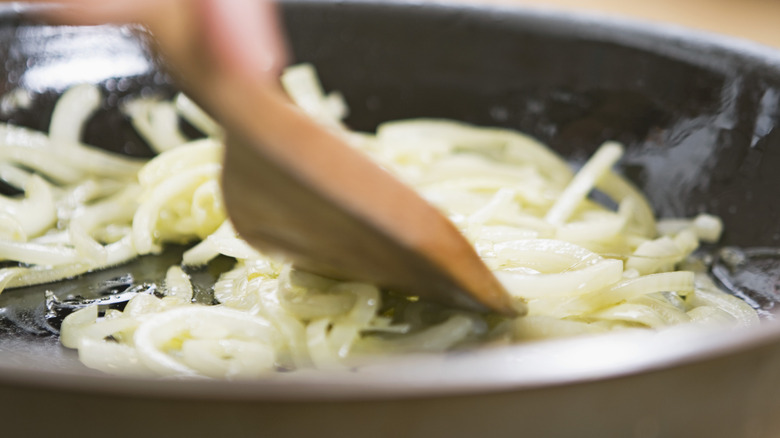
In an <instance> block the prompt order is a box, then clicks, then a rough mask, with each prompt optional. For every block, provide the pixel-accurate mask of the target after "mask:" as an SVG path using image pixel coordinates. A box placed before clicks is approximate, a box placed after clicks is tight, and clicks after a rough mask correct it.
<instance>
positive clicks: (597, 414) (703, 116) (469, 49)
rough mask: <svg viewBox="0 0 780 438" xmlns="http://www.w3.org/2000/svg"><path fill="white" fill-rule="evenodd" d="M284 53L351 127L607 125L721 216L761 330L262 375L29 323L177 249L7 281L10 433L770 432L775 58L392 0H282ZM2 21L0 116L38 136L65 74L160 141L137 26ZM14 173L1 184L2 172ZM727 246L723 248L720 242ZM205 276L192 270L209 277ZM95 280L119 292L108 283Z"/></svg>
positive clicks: (633, 168)
mask: <svg viewBox="0 0 780 438" xmlns="http://www.w3.org/2000/svg"><path fill="white" fill-rule="evenodd" d="M282 9H283V13H284V19H285V23H286V26H287V28H288V30H289V34H290V39H291V47H292V50H293V53H294V58H295V60H296V61H298V62H311V63H313V64H314V65H316V66H317V69H318V71H319V73H320V75H321V77H322V80H323V82H324V85H325V87H326V89H329V90H340V91H342V92H343V93H344V96H345V98H346V100H347V102H348V103H349V106H350V108H351V115H350V116H349V118H348V120H347V123H348V124H349V125H350V126H351V127H353V128H355V129H358V130H367V131H370V130H372V129H373V128H375V127H376V125H377V124H378V123H380V122H383V121H387V120H394V119H401V118H411V117H446V118H453V119H458V120H463V121H466V122H470V123H475V124H480V125H490V126H503V127H511V128H514V129H519V130H521V131H524V132H527V133H529V134H531V135H533V136H535V137H537V138H538V139H540V140H542V141H544V142H546V143H548V144H550V145H551V146H552V147H553V148H555V149H556V150H558V151H560V152H561V153H562V154H564V155H565V156H567V157H569V158H570V159H571V160H572V162H573V163H577V162H581V161H582V160H584V159H585V158H586V157H587V156H588V155H590V154H591V153H592V152H593V151H594V150H595V149H596V147H597V146H598V145H600V144H601V143H602V142H603V141H605V140H608V139H609V140H618V141H621V142H623V143H624V144H625V145H626V147H627V154H626V156H625V158H624V159H623V160H622V162H621V165H620V171H621V172H622V173H624V174H625V175H626V176H628V177H629V178H630V179H631V180H633V181H634V182H635V183H636V184H637V185H638V186H640V187H641V188H642V189H643V190H644V191H645V193H647V195H648V197H649V199H650V201H651V203H652V204H653V207H654V208H655V210H656V212H657V214H658V215H659V216H661V217H673V216H692V215H695V214H697V213H699V212H702V211H706V212H709V213H713V214H717V215H719V216H721V217H722V218H723V220H724V223H725V228H726V232H725V234H724V236H723V240H722V241H721V242H720V243H719V245H718V246H717V247H712V248H704V255H705V257H706V258H708V259H711V260H712V270H713V274H714V275H715V276H716V277H717V278H718V279H719V281H721V283H722V284H723V285H724V286H725V287H727V288H728V289H729V290H730V291H732V292H733V293H734V294H736V295H738V296H740V297H742V298H743V299H745V300H747V301H748V302H749V303H750V304H751V305H753V306H754V307H756V308H757V309H759V311H760V313H761V315H762V316H763V323H762V324H761V325H760V326H758V327H754V328H751V329H715V328H713V329H707V330H696V329H692V328H679V329H674V330H668V331H663V332H660V333H646V332H642V333H637V332H628V333H622V334H615V335H607V336H598V337H588V338H577V339H570V340H562V341H550V342H542V343H533V344H526V345H518V346H503V347H486V348H482V349H478V350H476V351H469V352H457V353H452V354H447V355H441V356H410V357H403V358H389V359H385V360H382V361H377V362H372V363H367V364H366V365H365V366H362V367H358V368H356V369H354V370H350V371H348V372H328V373H325V372H294V373H281V374H279V375H274V376H270V377H269V378H267V379H263V380H260V381H254V382H223V381H209V380H198V381H176V380H142V379H130V378H119V377H113V376H107V375H103V374H99V373H97V372H94V371H91V370H88V369H86V368H84V367H82V366H81V365H80V364H79V363H78V361H77V358H76V356H75V353H74V352H72V351H66V350H64V349H62V348H60V347H59V345H58V343H57V341H56V338H55V337H53V336H52V335H51V327H47V326H46V320H45V319H42V314H43V313H45V312H44V311H45V308H44V303H43V292H44V291H45V290H51V291H53V292H54V293H55V295H57V296H58V297H60V298H63V299H64V298H66V297H67V296H68V295H72V294H81V295H84V296H89V295H90V294H92V295H95V294H99V293H100V291H101V288H105V287H109V286H110V285H112V284H114V285H115V284H117V282H121V281H132V282H145V281H154V280H156V279H159V278H160V277H162V275H163V274H164V269H165V267H166V266H167V265H168V264H169V263H172V262H175V261H176V260H177V257H178V254H179V253H180V251H181V248H171V249H170V250H168V251H167V252H166V253H164V254H162V255H160V256H155V257H144V258H141V259H139V260H137V261H136V262H133V263H132V264H130V265H127V266H122V267H118V268H114V269H112V270H108V271H103V272H100V273H95V274H91V275H88V276H85V277H83V278H79V279H75V280H69V281H66V282H61V283H57V284H55V285H47V286H43V287H36V288H27V289H18V290H9V291H5V292H4V293H3V294H2V295H0V308H2V310H0V425H2V426H1V427H2V430H3V431H4V432H8V433H9V435H11V436H14V435H17V436H54V435H56V434H60V435H62V434H65V435H66V436H67V435H69V434H70V435H73V436H134V437H136V436H146V435H148V436H206V435H220V436H258V435H268V436H319V437H330V436H334V437H335V436H376V437H384V436H388V437H389V436H408V437H430V436H452V437H461V436H463V437H465V436H499V437H500V436H529V437H541V436H556V437H557V436H561V437H563V436H576V437H582V436H598V437H611V436H615V437H632V436H633V437H676V436H681V437H682V436H684V437H691V436H707V437H742V436H744V437H764V436H766V437H769V436H777V435H778V434H779V433H780V416H778V415H776V414H775V412H777V410H778V409H779V408H780V323H778V322H776V321H775V320H774V313H773V311H772V309H773V307H774V305H775V303H776V302H777V301H778V291H777V284H778V277H779V276H780V264H778V262H777V257H778V252H777V247H778V246H780V245H779V244H778V242H780V221H779V220H778V218H779V217H780V215H779V214H778V213H779V212H778V210H780V190H779V189H780V184H779V183H780V172H778V168H780V129H777V121H778V120H779V118H778V117H779V116H780V114H779V113H780V53H778V52H776V51H774V50H771V49H769V48H765V47H762V46H757V45H754V44H751V43H747V42H743V41H738V40H732V39H727V38H724V37H720V36H716V35H711V34H704V33H698V32H693V31H689V30H685V29H680V28H676V27H670V26H665V25H659V24H648V23H643V22H637V21H630V20H625V19H622V18H614V17H607V16H600V15H580V14H572V13H564V12H558V11H553V10H544V9H525V8H508V7H506V8H502V7H486V6H480V7H473V6H464V5H449V4H446V3H436V4H419V3H406V2H395V1H368V0H365V1H338V2H336V1H333V2H330V1H314V0H311V1H287V2H284V3H283V8H282ZM24 12H25V8H21V9H20V8H18V7H14V8H8V9H5V10H3V11H2V13H1V14H0V57H2V59H3V60H4V64H3V71H4V74H3V75H0V76H2V77H0V92H3V93H6V92H9V91H12V90H15V89H18V88H20V87H21V88H22V89H25V90H28V94H29V96H30V98H31V101H30V105H29V106H27V107H13V106H3V105H0V110H2V114H0V115H2V118H3V119H4V120H6V121H11V122H13V123H17V124H21V125H25V126H30V127H34V128H37V129H46V127H47V126H48V122H49V118H50V115H51V110H52V105H53V103H54V101H55V100H56V97H57V96H58V95H59V94H61V92H62V91H63V90H64V89H65V88H67V87H68V86H70V85H73V84H77V83H82V82H92V83H97V84H99V85H100V86H101V87H102V88H103V89H104V94H105V96H106V100H105V104H104V108H103V111H101V113H100V114H99V115H98V116H96V117H95V118H94V120H92V121H91V122H90V123H89V124H88V125H87V127H86V131H85V137H86V141H87V142H89V143H92V144H96V145H99V146H100V147H104V148H107V149H110V150H114V151H117V152H121V153H125V154H129V155H135V156H149V155H150V154H151V152H150V151H149V150H148V148H146V147H145V146H144V144H143V142H142V141H141V140H140V139H139V138H138V137H137V136H136V135H135V134H134V133H133V131H132V129H131V128H130V125H129V124H128V122H127V120H125V119H124V117H122V116H121V114H120V113H119V111H118V107H119V105H121V102H122V101H123V100H124V99H126V98H127V97H128V96H135V95H163V96H170V95H171V94H172V93H173V92H174V88H173V87H172V86H171V84H170V81H169V79H168V78H167V77H166V76H165V75H164V74H162V73H160V72H159V69H158V68H157V65H158V64H157V63H156V62H155V60H154V59H152V58H150V56H149V55H148V52H147V51H146V50H145V49H144V47H143V45H142V44H141V43H139V42H138V41H137V40H136V39H135V38H134V36H133V35H134V34H133V32H132V31H130V30H128V29H126V28H115V27H106V26H98V27H51V26H44V25H40V24H36V23H34V22H31V21H29V20H28V19H27V18H25V15H26V14H25V13H24ZM3 190H7V188H3ZM723 247H727V248H729V250H730V251H732V252H733V251H737V252H739V253H740V254H741V255H742V256H743V257H742V258H743V260H744V262H743V263H741V264H737V265H734V264H728V263H725V262H724V261H722V260H721V259H720V258H719V257H718V255H719V254H720V253H721V251H722V248H723ZM216 271H218V268H214V269H213V270H205V271H202V272H199V273H198V274H197V278H196V279H195V283H196V289H197V290H198V291H200V292H201V293H203V294H207V292H208V287H209V284H210V282H213V277H214V272H216ZM107 285H108V286H107Z"/></svg>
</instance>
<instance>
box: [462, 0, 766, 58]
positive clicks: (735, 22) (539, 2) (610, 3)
mask: <svg viewBox="0 0 780 438" xmlns="http://www.w3.org/2000/svg"><path fill="white" fill-rule="evenodd" d="M455 1H461V2H465V3H479V2H482V3H494V4H505V5H512V4H521V5H534V6H546V7H554V8H564V9H580V10H590V11H601V12H609V13H616V14H621V15H629V16H633V17H639V18H644V19H649V20H655V21H666V22H672V23H677V24H682V25H685V26H688V27H693V28H697V29H703V30H708V31H715V32H719V33H724V34H729V35H734V36H739V37H742V38H747V39H751V40H754V41H758V42H761V43H764V44H767V45H771V46H774V47H778V48H780V0H455Z"/></svg>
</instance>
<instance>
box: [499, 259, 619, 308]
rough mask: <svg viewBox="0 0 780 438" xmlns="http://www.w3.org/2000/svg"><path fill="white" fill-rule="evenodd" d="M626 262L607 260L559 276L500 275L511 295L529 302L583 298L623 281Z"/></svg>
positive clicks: (506, 273)
mask: <svg viewBox="0 0 780 438" xmlns="http://www.w3.org/2000/svg"><path fill="white" fill-rule="evenodd" d="M622 274H623V263H622V262H621V261H619V260H610V259H605V260H602V261H600V262H598V263H596V264H594V265H591V266H587V267H585V268H583V269H579V270H575V271H568V272H562V273H559V274H515V273H511V272H501V271H499V272H497V273H496V276H497V277H498V279H499V281H501V283H502V284H503V285H504V287H506V289H507V291H509V293H510V294H512V295H513V296H516V297H521V298H525V299H533V298H549V297H561V296H579V295H583V294H586V293H589V292H592V291H595V290H599V289H602V288H605V287H608V286H609V285H611V284H615V283H617V282H618V281H620V279H621V276H622Z"/></svg>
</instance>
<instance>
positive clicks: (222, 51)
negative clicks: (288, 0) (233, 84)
mask: <svg viewBox="0 0 780 438" xmlns="http://www.w3.org/2000/svg"><path fill="white" fill-rule="evenodd" d="M200 4H201V7H202V19H203V31H204V33H205V37H206V38H205V41H206V44H208V46H209V47H208V49H209V50H210V52H211V54H212V56H214V57H215V60H216V61H217V63H218V64H219V65H220V66H221V67H222V68H223V69H226V70H227V73H229V74H240V75H243V76H245V77H247V78H254V79H255V80H257V79H267V80H276V79H277V78H278V77H279V73H280V72H281V70H282V69H283V68H284V66H285V65H286V62H287V49H286V45H285V43H284V38H283V36H282V32H281V24H280V20H279V17H278V11H277V8H276V4H275V3H274V2H272V1H270V0H201V2H200Z"/></svg>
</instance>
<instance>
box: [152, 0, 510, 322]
mask: <svg viewBox="0 0 780 438" xmlns="http://www.w3.org/2000/svg"><path fill="white" fill-rule="evenodd" d="M154 21H157V23H154V22H153V23H150V24H149V27H150V28H151V30H152V32H153V34H154V36H155V39H156V42H157V45H158V50H160V51H161V52H163V53H164V54H165V59H166V60H167V61H168V62H169V64H170V69H171V71H172V73H173V74H174V76H175V77H176V78H177V79H178V80H179V82H180V84H181V85H182V86H183V88H184V89H185V90H186V91H187V93H188V94H189V95H190V96H192V97H193V98H195V99H196V100H197V101H198V102H199V103H200V104H201V105H203V106H204V107H205V108H206V109H207V110H208V111H209V112H210V113H211V114H213V115H215V116H216V118H217V119H218V120H219V121H220V122H221V123H222V125H223V127H224V128H225V132H226V133H227V135H226V139H227V140H226V142H227V145H226V146H227V147H226V154H225V162H224V171H223V179H222V187H223V192H224V199H225V206H226V208H227V211H228V214H229V216H230V219H231V221H232V222H233V225H234V227H235V229H236V230H237V231H238V233H239V234H240V235H241V237H242V238H243V239H245V240H246V241H247V242H248V243H249V244H251V245H252V246H255V247H256V248H258V249H260V250H262V251H266V252H274V253H281V254H283V255H284V256H286V257H287V258H289V259H290V260H292V261H293V262H294V264H295V265H296V266H298V267H300V268H302V269H305V270H308V271H311V272H314V273H318V274H321V275H325V276H329V277H333V278H337V279H342V280H357V281H364V282H371V283H374V284H377V285H379V286H382V287H386V288H390V289H392V290H394V291H399V292H402V293H405V294H410V295H414V296H420V297H422V298H425V299H431V300H436V301H438V302H442V303H446V304H450V305H453V306H457V307H460V308H465V309H471V310H477V311H494V312H498V313H502V314H506V315H515V314H518V313H522V312H524V311H525V308H524V305H523V304H522V303H519V302H517V301H516V300H515V301H514V302H513V300H512V299H511V298H510V296H509V295H508V294H507V292H506V291H505V289H504V288H503V287H502V285H501V284H500V283H499V282H498V280H497V279H496V278H495V276H494V275H493V274H492V273H491V272H490V270H488V268H487V267H486V266H485V264H484V263H483V262H482V260H481V259H480V258H479V256H478V255H477V253H476V252H475V250H474V249H473V247H472V246H471V245H470V244H469V243H468V242H467V241H466V240H465V238H464V237H463V236H462V235H461V233H460V232H459V231H458V230H457V229H456V228H455V226H454V225H453V224H452V223H451V222H450V221H449V220H448V219H447V218H446V217H444V216H443V215H442V214H441V213H440V212H439V211H438V210H436V209H435V208H434V207H432V206H431V205H430V204H428V203H427V202H426V201H424V200H423V199H422V198H421V197H420V196H419V195H418V194H417V193H415V192H414V191H413V190H412V189H410V188H409V187H407V186H405V185H404V184H402V183H401V182H399V181H398V180H397V179H395V178H394V177H393V176H391V175H390V174H388V173H387V172H386V171H384V170H383V169H381V168H380V167H378V166H377V165H376V164H374V163H373V162H372V161H371V160H370V159H368V158H367V157H366V156H364V155H363V153H361V152H359V151H356V150H354V149H353V148H352V147H350V146H349V145H348V144H347V143H346V142H345V141H344V139H343V138H342V137H340V136H339V135H338V134H337V133H335V132H332V131H331V130H329V129H328V128H325V127H323V126H320V125H319V124H317V123H316V122H314V121H312V120H311V119H310V118H309V117H308V116H307V115H305V114H304V113H303V112H301V111H300V110H299V109H298V108H297V107H295V106H294V105H293V104H292V103H290V102H289V100H288V99H287V98H286V96H284V94H283V93H282V92H281V90H280V88H279V87H278V85H277V84H269V83H267V82H263V81H258V80H253V79H252V78H248V77H246V76H242V75H240V74H233V73H232V72H230V71H229V69H225V68H220V66H219V65H218V62H214V60H213V59H211V58H209V56H208V54H207V53H205V52H207V51H206V50H204V49H203V47H204V44H203V42H202V41H201V40H199V35H198V33H197V32H195V31H194V29H197V27H194V26H193V24H197V23H198V22H197V17H194V16H193V14H192V13H191V12H190V13H186V12H185V13H182V12H179V13H176V14H165V17H164V19H162V18H161V19H159V20H154Z"/></svg>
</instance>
